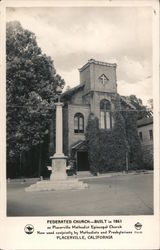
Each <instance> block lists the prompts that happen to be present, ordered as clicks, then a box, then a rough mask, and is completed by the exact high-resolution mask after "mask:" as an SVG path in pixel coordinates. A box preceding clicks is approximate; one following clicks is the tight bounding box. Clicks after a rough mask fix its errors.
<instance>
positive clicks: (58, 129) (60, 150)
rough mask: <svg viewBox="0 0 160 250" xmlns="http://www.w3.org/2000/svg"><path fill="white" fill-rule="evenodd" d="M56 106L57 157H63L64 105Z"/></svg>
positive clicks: (58, 104)
mask: <svg viewBox="0 0 160 250" xmlns="http://www.w3.org/2000/svg"><path fill="white" fill-rule="evenodd" d="M55 105H56V155H60V156H61V155H63V121H62V107H63V103H61V102H58V103H56V104H55Z"/></svg>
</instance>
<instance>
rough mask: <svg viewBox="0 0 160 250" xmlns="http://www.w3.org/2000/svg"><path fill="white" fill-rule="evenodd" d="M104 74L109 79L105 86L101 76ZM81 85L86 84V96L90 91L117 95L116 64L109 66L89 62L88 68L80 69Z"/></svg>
mask: <svg viewBox="0 0 160 250" xmlns="http://www.w3.org/2000/svg"><path fill="white" fill-rule="evenodd" d="M103 74H105V76H106V77H107V78H108V80H107V81H105V84H103V83H102V80H101V79H100V76H102V75H103ZM80 83H81V84H82V83H85V88H84V93H85V94H87V93H88V92H89V91H100V92H108V93H116V92H117V78H116V64H107V63H102V62H96V61H94V60H89V62H88V63H87V64H86V66H85V67H84V68H82V69H80Z"/></svg>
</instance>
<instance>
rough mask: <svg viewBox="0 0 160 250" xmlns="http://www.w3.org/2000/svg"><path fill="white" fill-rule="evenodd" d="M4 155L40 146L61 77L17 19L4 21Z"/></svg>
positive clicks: (31, 34)
mask: <svg viewBox="0 0 160 250" xmlns="http://www.w3.org/2000/svg"><path fill="white" fill-rule="evenodd" d="M6 54H7V58H6V61H7V77H6V78H7V154H8V160H11V159H12V160H13V158H16V157H19V154H20V153H22V152H25V151H27V150H30V149H31V148H33V147H34V146H36V145H42V143H43V142H44V138H45V137H46V136H47V135H48V132H49V131H48V128H49V123H50V120H51V119H52V114H53V112H54V101H55V99H56V98H57V96H56V88H57V86H58V85H59V86H61V87H63V86H64V80H63V79H61V77H60V76H59V75H58V74H56V70H55V68H54V65H53V61H52V59H51V58H50V57H48V56H46V55H45V54H43V53H42V51H41V49H40V47H38V45H37V42H36V36H35V34H33V33H32V32H30V31H29V30H26V29H24V28H23V27H22V26H21V24H20V23H19V22H17V21H14V22H9V23H7V32H6Z"/></svg>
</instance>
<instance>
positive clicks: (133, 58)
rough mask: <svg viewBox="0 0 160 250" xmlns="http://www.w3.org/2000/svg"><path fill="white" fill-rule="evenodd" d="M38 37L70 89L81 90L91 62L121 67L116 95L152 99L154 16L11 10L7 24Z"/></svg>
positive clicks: (128, 10)
mask: <svg viewBox="0 0 160 250" xmlns="http://www.w3.org/2000/svg"><path fill="white" fill-rule="evenodd" d="M13 20H17V21H20V23H21V25H22V26H23V28H25V29H28V30H30V31H32V32H34V33H35V35H36V38H37V43H38V45H39V46H40V47H41V49H42V52H43V53H45V54H46V55H47V56H51V57H52V59H53V60H54V66H55V68H56V71H57V73H58V74H60V75H61V77H62V78H63V79H64V80H65V82H66V85H65V86H66V87H67V86H70V87H74V86H76V85H78V84H79V71H78V68H81V67H82V66H83V65H84V64H85V63H87V61H88V60H89V59H91V58H93V59H95V60H97V61H104V62H111V63H112V62H116V63H117V84H118V93H119V94H121V95H126V96H127V95H131V94H135V95H136V96H137V97H138V98H141V99H142V100H143V103H144V104H146V102H147V100H148V99H150V98H152V10H151V8H149V7H50V8H47V7H46V8H37V7H32V8H29V7H23V8H20V7H19V8H7V21H13Z"/></svg>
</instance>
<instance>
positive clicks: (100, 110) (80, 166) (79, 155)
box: [61, 59, 135, 171]
mask: <svg viewBox="0 0 160 250" xmlns="http://www.w3.org/2000/svg"><path fill="white" fill-rule="evenodd" d="M116 68H117V65H116V64H115V63H107V62H100V61H96V60H94V59H90V60H89V61H88V62H87V63H86V64H85V65H84V66H83V67H81V68H80V69H79V73H80V84H79V85H77V86H76V87H74V88H72V89H69V90H68V91H66V92H64V93H63V94H62V96H61V100H62V101H63V103H64V107H63V138H64V153H65V155H67V156H69V157H71V158H72V159H75V162H76V168H77V171H89V170H90V166H89V161H88V152H87V145H86V142H85V131H86V126H87V122H88V116H89V114H90V113H93V114H94V115H95V116H96V117H97V118H98V120H99V126H100V128H101V129H106V130H111V129H112V128H113V127H114V119H113V116H112V112H113V111H114V110H115V103H116V101H117V100H118V105H119V106H125V108H129V109H135V107H134V106H133V105H132V104H130V103H129V102H127V101H126V99H124V98H123V97H120V96H119V95H118V93H117V77H116Z"/></svg>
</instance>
